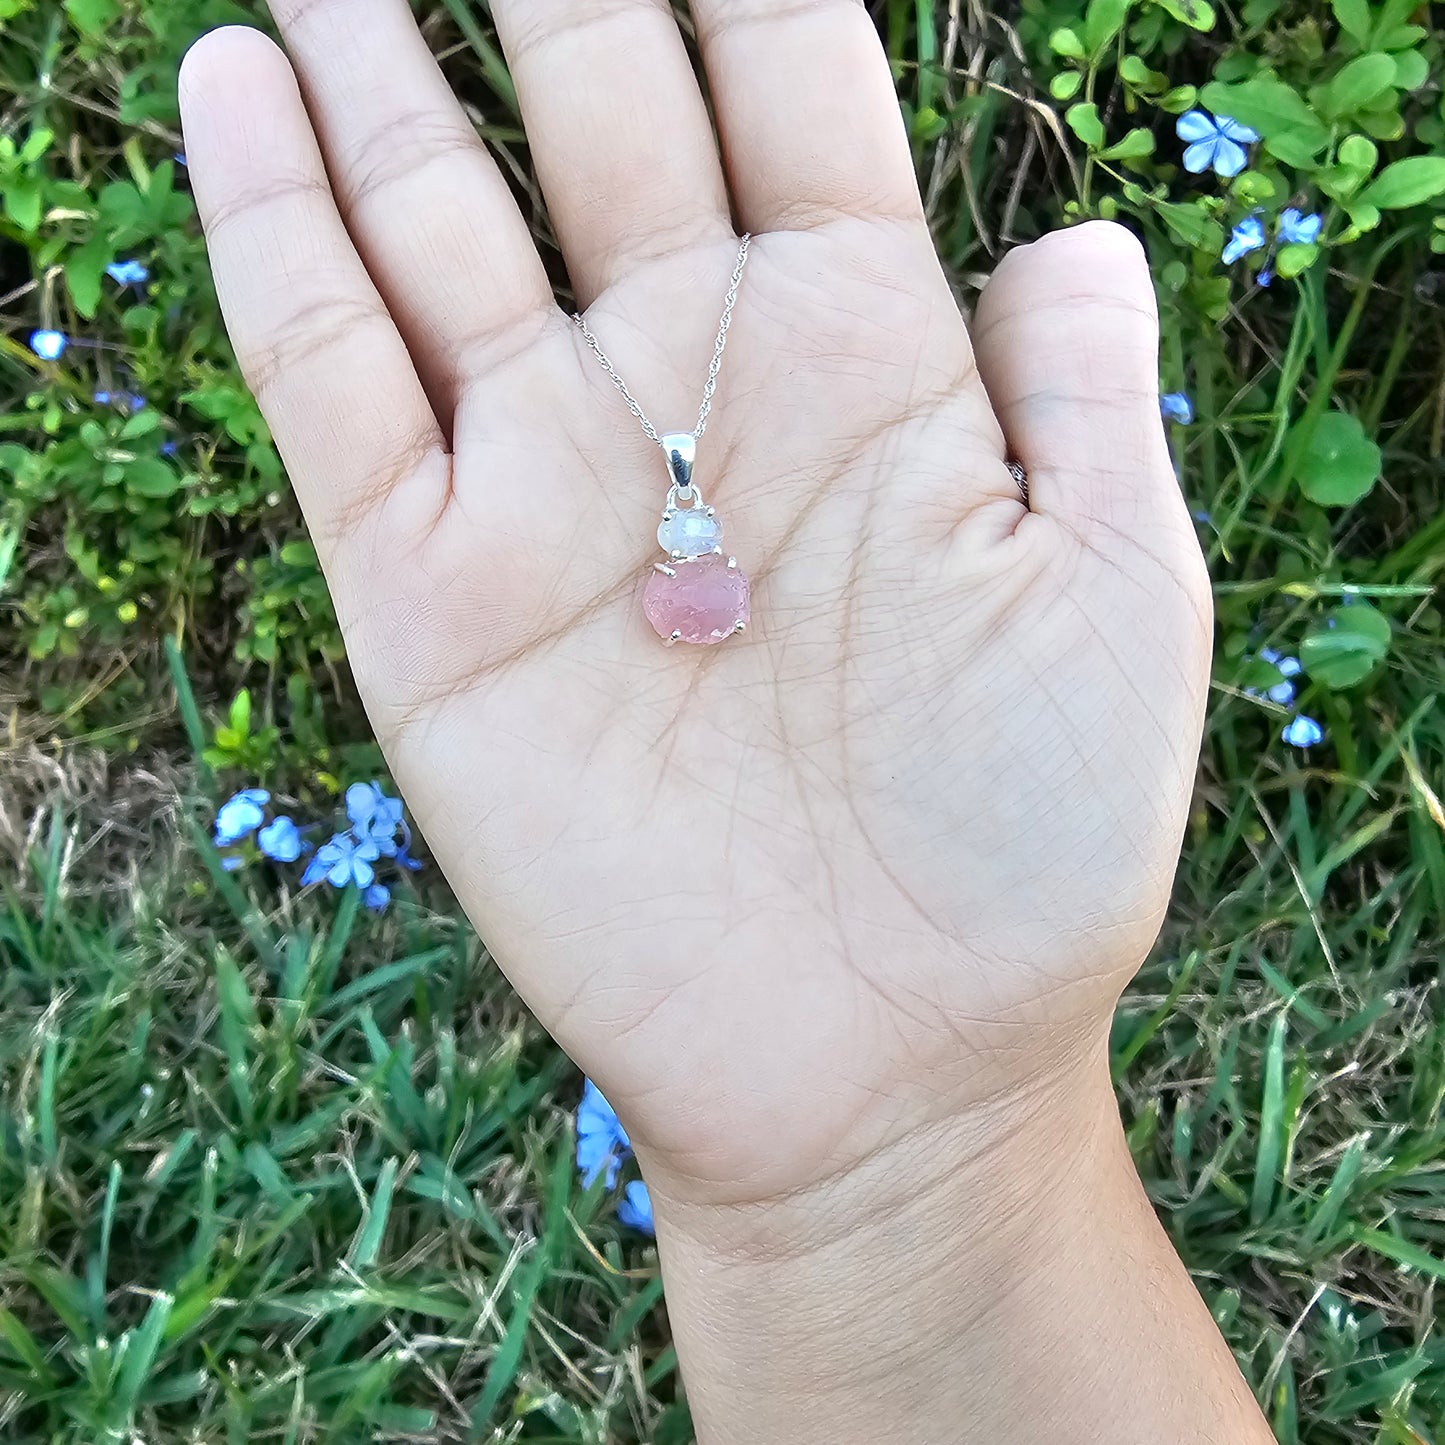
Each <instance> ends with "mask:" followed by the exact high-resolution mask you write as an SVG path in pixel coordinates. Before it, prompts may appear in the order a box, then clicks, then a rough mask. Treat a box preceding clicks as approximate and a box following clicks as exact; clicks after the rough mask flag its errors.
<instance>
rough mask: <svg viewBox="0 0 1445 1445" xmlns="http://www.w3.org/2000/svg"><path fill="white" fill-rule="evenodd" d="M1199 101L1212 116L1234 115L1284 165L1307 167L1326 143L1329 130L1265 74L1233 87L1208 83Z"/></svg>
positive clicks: (1297, 96)
mask: <svg viewBox="0 0 1445 1445" xmlns="http://www.w3.org/2000/svg"><path fill="white" fill-rule="evenodd" d="M1199 99H1200V102H1201V103H1202V104H1203V106H1204V107H1205V109H1206V110H1211V111H1213V112H1214V114H1215V115H1228V116H1233V117H1234V119H1235V120H1237V121H1239V122H1241V123H1242V124H1244V125H1247V126H1251V127H1253V129H1255V130H1257V131H1258V132H1259V134H1260V136H1261V138H1262V139H1263V141H1264V143H1265V148H1266V149H1267V150H1268V151H1269V152H1270V154H1271V155H1273V156H1275V157H1277V158H1278V159H1279V160H1282V161H1284V162H1285V164H1286V165H1299V166H1307V165H1309V164H1310V162H1311V161H1312V160H1313V158H1314V157H1315V156H1316V155H1318V154H1319V152H1320V151H1322V150H1323V149H1324V148H1325V146H1326V145H1328V144H1329V139H1330V131H1329V127H1328V126H1327V125H1325V123H1324V122H1323V121H1322V120H1321V119H1320V118H1319V117H1318V116H1317V115H1316V114H1315V113H1314V111H1313V110H1312V109H1311V108H1310V106H1309V104H1308V102H1307V101H1306V100H1305V99H1304V97H1303V96H1302V95H1300V93H1299V92H1298V91H1297V90H1295V89H1294V88H1293V87H1292V86H1289V85H1286V84H1285V83H1284V81H1282V80H1275V79H1273V78H1272V77H1270V76H1267V75H1257V76H1254V77H1253V78H1252V79H1250V80H1241V81H1239V82H1237V83H1236V84H1233V85H1224V84H1222V83H1221V82H1220V81H1217V80H1211V81H1210V82H1209V84H1208V85H1206V86H1205V87H1204V89H1203V90H1201V91H1200V92H1199Z"/></svg>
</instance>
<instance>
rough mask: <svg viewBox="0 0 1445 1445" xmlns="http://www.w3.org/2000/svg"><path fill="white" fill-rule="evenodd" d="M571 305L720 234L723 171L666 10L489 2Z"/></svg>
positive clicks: (607, 2) (555, 0)
mask: <svg viewBox="0 0 1445 1445" xmlns="http://www.w3.org/2000/svg"><path fill="white" fill-rule="evenodd" d="M492 15H493V18H494V19H495V21H496V25H497V32H498V34H499V35H500V36H501V40H502V47H503V49H504V50H505V51H506V54H507V60H508V62H509V64H510V66H511V71H512V78H513V80H514V81H515V82H516V86H517V97H518V99H519V100H520V102H521V105H522V112H523V118H524V120H525V123H526V127H527V138H528V140H529V141H530V142H531V146H532V155H533V159H534V161H535V163H536V167H537V175H538V178H539V180H540V181H541V183H542V190H543V192H544V194H545V195H546V198H547V209H548V212H549V213H550V215H551V217H552V224H553V226H554V227H555V229H556V232H557V239H558V240H559V241H560V243H561V246H562V251H563V254H564V255H565V256H566V258H567V270H568V273H569V274H570V275H571V278H572V284H573V286H574V288H575V289H576V292H577V299H578V302H579V304H580V305H581V306H584V307H585V306H588V305H590V304H591V303H592V301H594V300H595V299H596V298H597V297H598V296H599V295H601V293H602V292H603V291H605V290H606V289H607V288H608V287H609V286H613V285H615V284H616V283H617V282H618V281H620V280H621V279H622V278H623V277H625V276H627V275H628V274H629V273H631V272H632V271H634V270H635V269H637V268H638V267H640V266H643V265H646V264H647V263H648V262H650V261H655V260H658V259H661V258H664V257H669V256H675V255H678V254H681V253H683V252H686V251H689V250H695V249H700V248H703V247H707V246H709V245H711V244H712V243H715V242H717V241H718V240H719V239H721V238H725V237H730V236H732V234H733V230H732V222H731V220H730V218H729V214H728V200H727V188H726V186H725V185H724V183H723V173H722V162H721V161H720V159H719V158H718V152H717V146H716V145H715V143H714V141H713V132H712V124H711V122H710V121H709V119H708V114H707V107H706V106H705V105H704V103H703V99H702V92H701V90H700V89H699V88H698V83H697V78H696V76H694V74H693V70H692V65H691V63H690V62H689V60H688V56H687V49H686V47H685V46H684V44H683V41H682V35H681V34H680V32H679V31H678V28H677V22H676V20H675V19H674V18H673V13H672V7H671V5H669V4H668V3H667V0H585V3H583V0H493V4H492Z"/></svg>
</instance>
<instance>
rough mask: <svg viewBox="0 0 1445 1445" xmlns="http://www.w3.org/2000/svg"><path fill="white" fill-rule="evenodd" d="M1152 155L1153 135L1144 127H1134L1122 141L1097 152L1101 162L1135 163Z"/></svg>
mask: <svg viewBox="0 0 1445 1445" xmlns="http://www.w3.org/2000/svg"><path fill="white" fill-rule="evenodd" d="M1153 154H1154V133H1153V131H1151V130H1149V129H1148V128H1147V127H1145V126H1142V125H1140V126H1135V127H1134V129H1133V130H1131V131H1129V132H1128V133H1127V134H1126V135H1125V136H1124V137H1123V139H1122V140H1117V141H1115V142H1114V144H1113V145H1111V146H1109V147H1108V149H1107V150H1102V151H1100V152H1099V159H1100V160H1101V161H1137V160H1139V159H1140V158H1141V157H1143V156H1150V155H1153Z"/></svg>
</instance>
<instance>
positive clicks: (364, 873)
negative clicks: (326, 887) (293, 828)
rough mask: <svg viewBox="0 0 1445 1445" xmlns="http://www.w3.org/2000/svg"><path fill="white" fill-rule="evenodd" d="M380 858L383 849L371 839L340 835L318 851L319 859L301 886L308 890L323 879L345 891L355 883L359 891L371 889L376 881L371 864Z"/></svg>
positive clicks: (316, 858) (308, 866)
mask: <svg viewBox="0 0 1445 1445" xmlns="http://www.w3.org/2000/svg"><path fill="white" fill-rule="evenodd" d="M380 856H381V850H380V849H379V848H378V847H377V846H376V844H375V843H373V842H372V841H371V840H370V839H369V838H357V837H354V836H353V835H352V834H350V833H337V834H336V835H335V837H333V838H332V839H331V841H330V842H329V843H323V844H322V845H321V846H320V847H319V848H318V849H317V850H316V856H315V857H314V858H313V859H312V860H311V861H310V862H309V863H308V864H307V865H306V871H305V872H304V873H303V874H302V875H301V886H302V887H303V888H305V887H308V886H309V885H311V884H312V883H319V882H320V881H321V879H323V878H324V879H325V880H326V881H327V882H328V883H329V884H331V886H332V887H333V888H345V887H347V886H348V885H350V884H352V883H355V884H356V886H357V887H358V888H370V887H371V885H372V882H373V880H374V879H375V878H376V870H375V869H374V868H373V867H372V866H371V865H372V864H373V863H375V862H376V860H377V859H378V858H379V857H380Z"/></svg>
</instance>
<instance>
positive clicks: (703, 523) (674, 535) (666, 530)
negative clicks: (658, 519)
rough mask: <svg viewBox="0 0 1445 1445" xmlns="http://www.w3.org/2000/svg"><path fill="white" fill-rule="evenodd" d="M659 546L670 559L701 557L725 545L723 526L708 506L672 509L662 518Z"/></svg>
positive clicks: (658, 534)
mask: <svg viewBox="0 0 1445 1445" xmlns="http://www.w3.org/2000/svg"><path fill="white" fill-rule="evenodd" d="M657 543H658V546H660V547H661V548H662V550H663V551H664V552H666V553H667V554H668V556H669V557H679V556H681V557H701V556H703V555H704V554H705V553H708V552H715V551H716V550H717V549H718V548H719V547H720V546H721V545H722V525H721V523H719V521H718V520H717V518H716V517H710V516H708V513H707V508H706V507H681V508H676V509H671V508H670V509H669V510H668V511H666V512H664V513H663V515H662V525H661V526H660V527H659V528H658V529H657Z"/></svg>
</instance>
